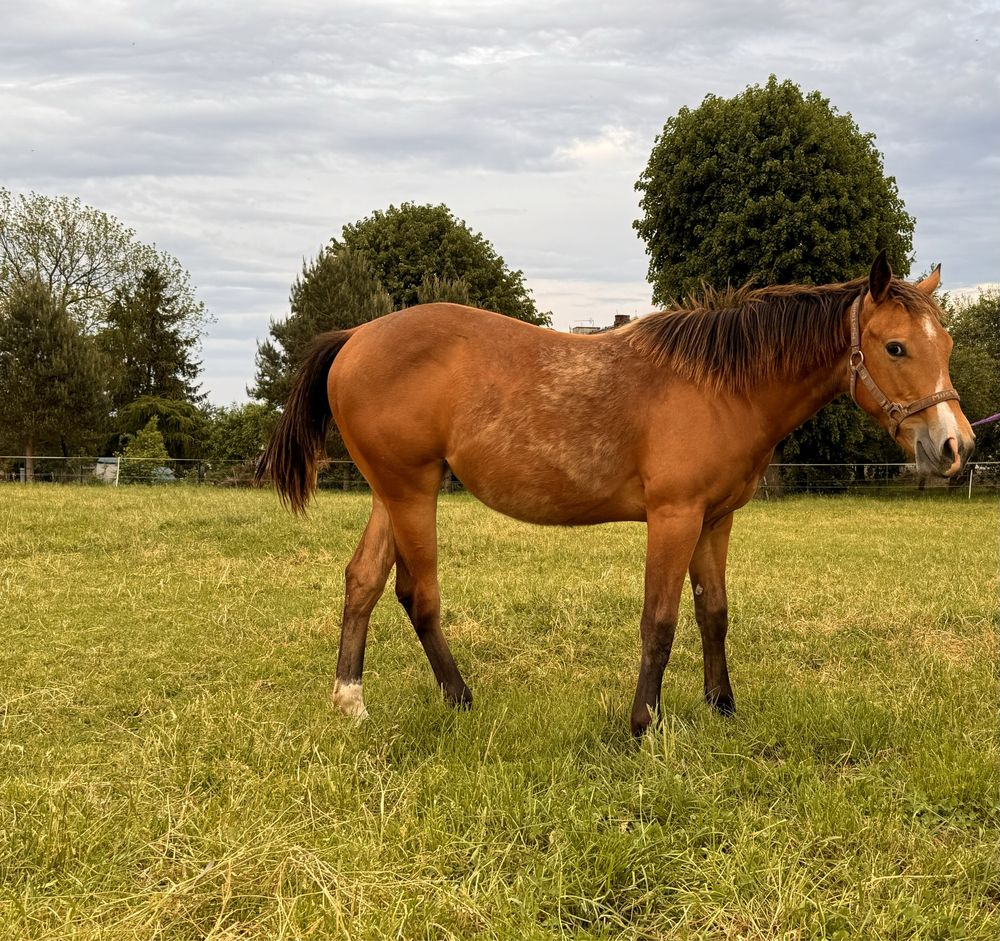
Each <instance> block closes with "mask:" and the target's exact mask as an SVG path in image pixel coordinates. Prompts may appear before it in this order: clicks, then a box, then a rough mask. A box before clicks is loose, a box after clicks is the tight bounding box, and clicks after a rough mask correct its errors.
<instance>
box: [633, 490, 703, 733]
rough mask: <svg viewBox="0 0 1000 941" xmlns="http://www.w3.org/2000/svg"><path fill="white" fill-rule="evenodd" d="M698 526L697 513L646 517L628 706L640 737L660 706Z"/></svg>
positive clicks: (658, 513)
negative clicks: (638, 651)
mask: <svg viewBox="0 0 1000 941" xmlns="http://www.w3.org/2000/svg"><path fill="white" fill-rule="evenodd" d="M701 524H702V516H701V514H700V513H699V514H697V515H695V514H692V513H690V512H688V513H682V514H679V513H677V512H676V511H674V510H673V509H670V510H667V509H662V510H657V511H655V512H650V513H649V514H648V516H647V536H646V592H645V599H644V601H643V606H642V621H641V622H640V625H639V635H640V638H641V640H642V659H641V660H640V662H639V681H638V683H637V684H636V689H635V699H634V700H633V702H632V722H631V724H632V734H633V735H642V733H643V732H645V731H646V729H647V728H648V727H649V724H650V723H651V722H652V721H653V717H654V716H655V715H656V714H657V712H658V711H659V708H660V687H661V686H662V685H663V671H664V670H665V669H666V667H667V662H668V661H669V660H670V648H671V647H672V646H673V643H674V631H675V630H676V628H677V607H678V605H679V604H680V598H681V590H682V589H683V586H684V576H685V574H686V573H687V568H688V563H689V562H690V561H691V554H692V553H693V552H694V547H695V545H696V544H697V542H698V536H699V534H700V532H701Z"/></svg>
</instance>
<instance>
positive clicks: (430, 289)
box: [417, 274, 472, 304]
mask: <svg viewBox="0 0 1000 941" xmlns="http://www.w3.org/2000/svg"><path fill="white" fill-rule="evenodd" d="M471 300H472V293H471V292H470V291H469V285H468V282H467V281H466V280H465V279H464V278H442V277H440V275H436V274H425V275H424V279H423V281H421V282H420V287H419V288H417V303H418V304H433V303H434V302H435V301H446V302H448V303H449V304H469V303H471Z"/></svg>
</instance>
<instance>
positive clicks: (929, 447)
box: [850, 252, 976, 477]
mask: <svg viewBox="0 0 1000 941" xmlns="http://www.w3.org/2000/svg"><path fill="white" fill-rule="evenodd" d="M940 280H941V274H940V268H937V269H935V270H934V271H933V272H932V273H931V274H930V275H928V276H927V277H926V278H924V279H923V280H921V281H918V282H916V283H915V284H910V283H907V282H906V281H901V280H899V279H898V278H893V276H892V269H891V268H890V267H889V263H888V261H887V260H886V257H885V252H882V253H881V254H879V256H878V258H876V259H875V261H874V263H873V264H872V268H871V272H870V273H869V275H868V293H867V294H866V295H865V297H864V301H863V303H862V304H860V305H858V307H855V308H852V312H851V318H852V320H853V321H854V323H855V324H856V326H853V327H852V351H851V354H850V364H851V386H852V394H853V395H854V399H855V401H856V402H857V403H858V405H860V406H861V407H862V408H863V409H864V410H865V411H866V412H868V414H869V415H872V416H873V417H874V418H875V419H876V420H877V421H878V422H879V424H880V425H882V427H883V428H885V429H886V431H888V432H889V434H890V435H892V437H893V438H894V439H895V441H896V442H897V443H898V444H899V445H901V446H902V447H903V448H905V449H906V451H908V452H909V453H910V454H912V455H914V457H915V458H916V462H917V471H918V472H919V473H921V474H927V475H930V474H933V475H937V476H942V477H952V476H954V475H955V474H957V473H958V472H959V471H960V470H961V469H962V466H963V465H964V464H965V462H966V461H967V460H968V459H969V456H970V455H971V454H972V451H973V449H974V447H975V440H976V436H975V435H974V434H973V433H972V428H971V427H970V425H969V421H968V419H967V418H966V417H965V415H963V414H962V409H961V408H960V406H959V402H958V395H957V393H956V392H955V391H954V390H953V389H952V386H951V379H950V377H949V375H948V358H949V356H950V355H951V346H952V341H951V337H950V336H948V333H947V332H946V331H945V330H944V328H943V327H942V326H941V309H940V307H938V304H937V302H936V301H935V300H934V291H935V289H936V288H937V286H938V284H939V283H940ZM859 308H860V309H859Z"/></svg>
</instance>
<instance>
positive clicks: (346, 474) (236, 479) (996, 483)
mask: <svg viewBox="0 0 1000 941" xmlns="http://www.w3.org/2000/svg"><path fill="white" fill-rule="evenodd" d="M31 463H32V464H33V468H32V472H31V473H29V470H28V464H29V459H28V458H27V457H25V456H24V455H0V481H4V482H13V483H26V482H28V480H29V478H31V481H32V482H33V483H40V484H47V483H62V484H79V485H86V484H93V485H95V486H100V485H123V484H159V485H176V484H180V483H186V484H195V485H201V486H216V487H249V486H250V485H251V484H252V482H253V473H254V465H253V462H246V461H243V462H237V461H201V460H177V459H170V460H167V461H160V460H155V459H130V460H124V459H123V460H119V459H118V458H108V457H102V458H94V457H52V456H42V457H34V458H32V459H31ZM319 486H320V487H321V488H322V489H325V490H367V489H368V484H367V482H366V481H365V479H364V477H362V476H361V473H360V471H359V470H358V469H357V467H355V465H354V464H353V462H351V461H333V460H331V461H326V462H325V463H324V465H323V467H322V469H321V471H320V475H319ZM443 486H444V489H446V490H451V489H453V488H454V489H461V482H460V481H458V480H456V479H453V478H452V477H451V474H450V473H449V474H447V475H446V479H445V483H444V485H443ZM921 492H933V493H948V494H962V495H964V496H966V497H970V498H971V497H972V495H973V494H976V493H1000V462H998V461H976V462H973V463H971V464H969V465H968V466H967V467H966V469H965V470H964V471H963V473H962V474H961V476H959V477H956V478H953V479H951V480H941V479H936V478H921V477H920V476H919V475H918V474H917V472H916V467H915V466H914V465H913V464H880V463H855V464H771V465H770V466H769V467H768V469H767V472H766V473H765V475H764V476H763V477H762V478H761V481H760V486H759V487H758V490H757V498H758V499H762V500H771V499H776V498H779V497H782V496H786V495H793V494H802V493H817V494H835V493H878V494H884V495H904V494H917V493H921Z"/></svg>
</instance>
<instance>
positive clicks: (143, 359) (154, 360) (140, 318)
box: [100, 268, 204, 410]
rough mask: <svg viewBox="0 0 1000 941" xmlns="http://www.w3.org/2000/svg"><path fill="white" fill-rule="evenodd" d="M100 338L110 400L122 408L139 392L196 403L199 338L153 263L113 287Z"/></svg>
mask: <svg viewBox="0 0 1000 941" xmlns="http://www.w3.org/2000/svg"><path fill="white" fill-rule="evenodd" d="M107 324H108V326H107V327H106V329H104V330H103V331H102V332H101V333H100V343H101V348H102V349H103V351H104V353H105V356H106V358H107V361H108V366H109V369H110V371H111V389H110V392H111V405H112V407H113V408H114V409H115V410H118V409H122V408H124V407H126V406H127V405H129V404H130V403H131V402H134V401H135V400H136V399H138V398H141V397H143V396H154V397H157V398H162V399H177V400H185V401H188V402H192V403H195V402H198V401H199V400H200V399H202V398H203V397H204V396H202V395H200V394H199V392H198V384H197V382H196V379H197V376H198V373H199V371H200V369H201V363H200V362H198V361H197V360H195V359H194V358H193V354H194V349H195V347H196V345H197V342H198V337H197V334H195V333H192V332H191V331H190V329H189V327H188V324H187V321H186V313H185V311H184V309H183V307H182V306H181V305H180V304H179V297H178V295H177V294H175V293H171V292H170V288H169V284H168V282H167V280H166V278H165V277H164V276H163V274H162V273H161V272H160V270H159V269H157V268H145V269H144V270H143V271H142V273H141V274H140V275H139V277H138V279H137V280H136V281H135V283H134V284H131V285H126V286H124V287H121V288H119V289H118V290H117V291H116V292H115V297H114V300H113V301H112V303H111V305H110V307H109V308H108V312H107Z"/></svg>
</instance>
